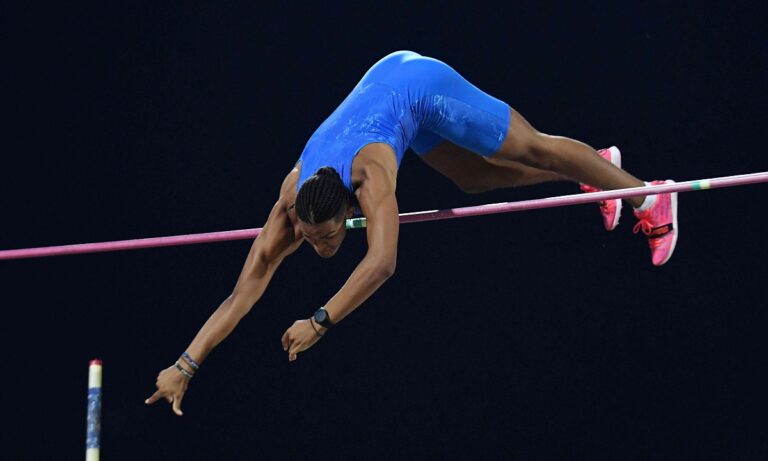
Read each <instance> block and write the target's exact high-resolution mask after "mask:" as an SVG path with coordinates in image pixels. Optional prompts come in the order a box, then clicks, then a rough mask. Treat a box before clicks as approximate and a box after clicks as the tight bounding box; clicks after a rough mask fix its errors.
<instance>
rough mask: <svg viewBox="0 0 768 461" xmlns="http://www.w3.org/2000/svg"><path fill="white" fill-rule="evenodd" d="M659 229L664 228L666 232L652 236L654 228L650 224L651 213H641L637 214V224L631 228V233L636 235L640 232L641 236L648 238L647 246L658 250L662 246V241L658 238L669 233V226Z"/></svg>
mask: <svg viewBox="0 0 768 461" xmlns="http://www.w3.org/2000/svg"><path fill="white" fill-rule="evenodd" d="M661 228H666V231H664V232H661V233H659V234H656V235H654V234H653V231H654V227H653V224H652V223H651V212H650V210H648V211H641V212H639V213H638V216H637V224H635V227H633V228H632V233H633V234H637V233H638V232H640V231H642V232H643V234H645V235H646V236H647V237H648V246H650V247H651V248H658V247H659V246H661V244H662V240H663V239H661V238H660V237H664V236H666V235H667V234H668V233H669V226H662V227H660V228H659V229H661Z"/></svg>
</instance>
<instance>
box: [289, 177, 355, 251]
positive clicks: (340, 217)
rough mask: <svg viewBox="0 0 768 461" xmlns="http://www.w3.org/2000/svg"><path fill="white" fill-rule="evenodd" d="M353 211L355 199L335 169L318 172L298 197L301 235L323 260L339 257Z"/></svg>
mask: <svg viewBox="0 0 768 461" xmlns="http://www.w3.org/2000/svg"><path fill="white" fill-rule="evenodd" d="M352 212H353V207H352V196H351V194H350V193H349V190H347V188H346V187H345V186H344V183H343V182H342V180H341V177H340V176H339V174H338V173H337V172H336V170H334V169H333V168H331V167H327V166H326V167H323V168H320V169H319V170H317V172H316V173H315V174H314V175H312V176H310V177H309V179H307V180H306V181H304V184H302V185H301V188H299V192H298V194H297V195H296V216H297V217H298V218H299V227H300V228H301V232H302V233H303V234H304V238H305V239H306V240H307V242H309V244H310V245H312V247H313V248H314V249H315V251H316V252H317V254H318V255H320V256H321V257H323V258H330V257H331V256H333V255H334V254H336V251H337V250H338V249H339V246H341V242H342V241H343V240H344V236H345V235H346V227H345V226H344V224H345V221H346V218H351V217H352Z"/></svg>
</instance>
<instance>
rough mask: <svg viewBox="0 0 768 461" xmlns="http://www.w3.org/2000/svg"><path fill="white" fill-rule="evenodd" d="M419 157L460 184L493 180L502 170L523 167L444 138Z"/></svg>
mask: <svg viewBox="0 0 768 461" xmlns="http://www.w3.org/2000/svg"><path fill="white" fill-rule="evenodd" d="M419 157H420V158H421V159H422V160H423V161H424V162H425V163H426V164H427V165H429V166H430V167H432V168H433V169H435V170H436V171H438V172H439V173H441V174H442V175H444V176H446V177H447V178H449V179H450V180H452V181H454V182H456V183H458V184H461V183H464V182H466V181H468V180H471V179H477V178H486V179H487V180H489V181H491V180H493V179H494V178H495V176H497V175H498V174H499V173H500V171H501V170H506V171H510V170H512V169H515V168H518V167H519V168H522V167H523V166H522V165H520V164H519V163H517V162H512V161H509V160H505V159H502V158H491V157H484V156H482V155H480V154H477V153H475V152H472V151H470V150H468V149H465V148H463V147H461V146H458V145H456V144H454V143H452V142H451V141H448V140H443V141H442V142H440V143H439V144H437V145H435V146H434V147H433V148H432V149H431V150H429V151H428V152H426V153H422V154H420V155H419ZM500 167H501V168H500Z"/></svg>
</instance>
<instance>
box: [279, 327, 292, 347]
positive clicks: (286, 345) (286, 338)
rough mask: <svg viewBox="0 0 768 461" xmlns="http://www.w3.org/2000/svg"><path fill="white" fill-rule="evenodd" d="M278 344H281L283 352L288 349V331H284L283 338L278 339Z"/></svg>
mask: <svg viewBox="0 0 768 461" xmlns="http://www.w3.org/2000/svg"><path fill="white" fill-rule="evenodd" d="M280 342H281V343H283V350H284V351H287V350H288V347H289V346H290V342H289V341H288V330H285V333H283V337H282V338H280Z"/></svg>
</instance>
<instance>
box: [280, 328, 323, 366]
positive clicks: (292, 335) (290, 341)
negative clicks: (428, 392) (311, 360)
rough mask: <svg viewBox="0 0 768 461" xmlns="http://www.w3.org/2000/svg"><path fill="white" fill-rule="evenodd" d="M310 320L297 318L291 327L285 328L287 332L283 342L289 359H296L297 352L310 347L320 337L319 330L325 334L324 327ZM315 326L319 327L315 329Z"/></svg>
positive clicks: (284, 334)
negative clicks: (313, 323)
mask: <svg viewBox="0 0 768 461" xmlns="http://www.w3.org/2000/svg"><path fill="white" fill-rule="evenodd" d="M310 321H311V320H309V319H304V320H297V321H295V322H293V325H291V328H289V329H287V330H285V333H283V338H282V340H281V342H282V343H283V350H284V351H286V352H288V360H289V361H291V362H293V361H294V360H296V354H298V353H299V352H304V351H305V350H307V349H309V348H310V347H312V346H313V345H314V344H315V343H316V342H317V341H318V340H319V339H320V335H318V334H317V331H319V332H320V334H323V332H324V330H325V328H324V327H322V326H320V325H317V324H315V325H314V326H312V324H311V323H309V322H310ZM315 328H317V331H315Z"/></svg>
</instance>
